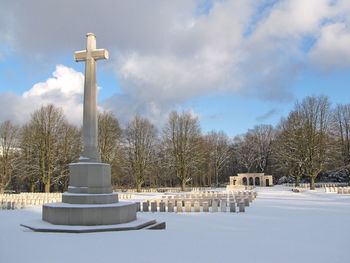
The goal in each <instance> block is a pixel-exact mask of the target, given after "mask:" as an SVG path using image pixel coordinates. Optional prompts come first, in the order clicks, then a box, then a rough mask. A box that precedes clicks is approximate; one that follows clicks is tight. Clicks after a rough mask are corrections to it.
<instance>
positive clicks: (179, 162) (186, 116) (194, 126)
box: [163, 112, 202, 191]
mask: <svg viewBox="0 0 350 263" xmlns="http://www.w3.org/2000/svg"><path fill="white" fill-rule="evenodd" d="M163 141H164V144H165V146H166V153H167V162H168V166H169V168H170V169H172V171H173V172H174V173H175V176H176V178H178V179H179V180H180V185H181V189H182V190H183V191H184V190H185V187H186V184H187V183H188V182H190V181H191V180H192V176H193V175H194V174H195V173H196V172H197V171H198V168H199V164H200V160H201V158H202V157H201V152H200V148H201V144H200V143H201V132H200V127H199V122H198V119H197V118H195V117H193V116H192V115H191V114H190V113H187V112H184V113H182V114H178V113H177V112H172V113H170V115H169V119H168V122H167V124H166V125H165V128H164V132H163Z"/></svg>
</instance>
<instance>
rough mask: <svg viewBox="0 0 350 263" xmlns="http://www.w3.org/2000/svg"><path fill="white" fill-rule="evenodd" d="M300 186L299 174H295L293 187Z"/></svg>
mask: <svg viewBox="0 0 350 263" xmlns="http://www.w3.org/2000/svg"><path fill="white" fill-rule="evenodd" d="M299 186H300V175H296V176H295V187H299Z"/></svg>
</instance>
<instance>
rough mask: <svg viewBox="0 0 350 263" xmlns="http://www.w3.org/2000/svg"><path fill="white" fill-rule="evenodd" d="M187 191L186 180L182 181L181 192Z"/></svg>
mask: <svg viewBox="0 0 350 263" xmlns="http://www.w3.org/2000/svg"><path fill="white" fill-rule="evenodd" d="M185 189H186V180H185V179H181V191H183V192H184V191H185Z"/></svg>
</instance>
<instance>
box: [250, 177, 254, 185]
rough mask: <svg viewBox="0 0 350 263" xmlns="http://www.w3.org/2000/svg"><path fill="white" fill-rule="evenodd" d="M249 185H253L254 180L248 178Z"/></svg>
mask: <svg viewBox="0 0 350 263" xmlns="http://www.w3.org/2000/svg"><path fill="white" fill-rule="evenodd" d="M249 185H254V179H253V177H249Z"/></svg>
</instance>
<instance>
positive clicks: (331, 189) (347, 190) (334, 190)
mask: <svg viewBox="0 0 350 263" xmlns="http://www.w3.org/2000/svg"><path fill="white" fill-rule="evenodd" d="M324 191H325V192H326V193H338V194H350V187H349V186H347V187H334V186H333V187H332V186H331V187H325V188H324Z"/></svg>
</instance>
